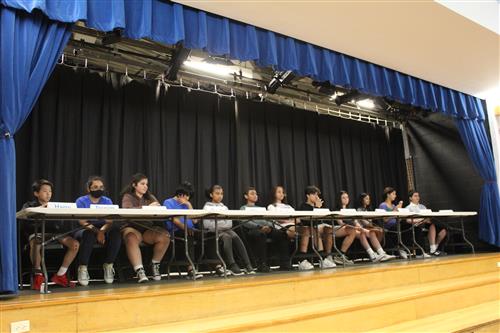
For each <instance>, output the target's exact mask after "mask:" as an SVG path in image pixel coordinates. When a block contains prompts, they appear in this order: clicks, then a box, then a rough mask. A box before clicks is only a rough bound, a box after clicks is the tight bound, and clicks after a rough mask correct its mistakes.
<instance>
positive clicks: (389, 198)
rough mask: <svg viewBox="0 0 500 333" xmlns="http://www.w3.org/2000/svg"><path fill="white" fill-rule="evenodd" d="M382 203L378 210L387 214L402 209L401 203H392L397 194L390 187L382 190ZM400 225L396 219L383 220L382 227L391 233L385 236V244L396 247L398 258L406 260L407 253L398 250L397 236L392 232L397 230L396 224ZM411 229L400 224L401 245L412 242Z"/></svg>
mask: <svg viewBox="0 0 500 333" xmlns="http://www.w3.org/2000/svg"><path fill="white" fill-rule="evenodd" d="M383 198H384V202H382V203H381V204H380V205H379V208H380V209H383V210H385V211H387V212H397V211H398V209H400V208H402V207H403V201H399V202H398V204H397V205H394V202H395V201H396V198H397V193H396V190H395V189H394V188H392V187H386V188H385V189H384V194H383ZM398 223H401V222H398V220H397V219H395V218H386V219H384V227H385V229H387V230H388V231H392V233H391V234H386V242H387V244H389V245H388V246H389V247H393V246H397V247H398V252H399V256H400V257H401V258H403V259H408V253H407V252H406V251H405V250H404V249H401V248H399V244H398V240H397V236H396V235H395V234H394V232H395V231H396V230H397V224H398ZM410 228H411V225H410V224H408V223H401V229H400V230H401V237H402V240H403V243H405V244H411V243H412V242H413V240H412V236H411V233H410V231H409V229H410Z"/></svg>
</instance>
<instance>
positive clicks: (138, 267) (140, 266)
mask: <svg viewBox="0 0 500 333" xmlns="http://www.w3.org/2000/svg"><path fill="white" fill-rule="evenodd" d="M140 268H144V267H143V266H142V265H137V266H134V272H137V270H138V269H140Z"/></svg>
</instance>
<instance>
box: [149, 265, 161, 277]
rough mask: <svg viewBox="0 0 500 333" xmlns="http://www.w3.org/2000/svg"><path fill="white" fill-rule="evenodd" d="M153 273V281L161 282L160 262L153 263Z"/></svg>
mask: <svg viewBox="0 0 500 333" xmlns="http://www.w3.org/2000/svg"><path fill="white" fill-rule="evenodd" d="M151 271H152V272H153V280H155V281H160V280H161V273H160V263H159V262H155V263H151Z"/></svg>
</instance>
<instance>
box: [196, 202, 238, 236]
mask: <svg viewBox="0 0 500 333" xmlns="http://www.w3.org/2000/svg"><path fill="white" fill-rule="evenodd" d="M203 209H205V210H211V211H224V210H229V208H227V206H226V205H224V204H223V203H222V202H220V203H215V202H211V201H208V202H206V203H205V206H203ZM232 227H233V221H232V220H219V219H217V229H218V230H219V231H224V230H229V229H231V228H232ZM203 228H204V229H205V230H208V231H212V232H214V231H215V220H210V219H203Z"/></svg>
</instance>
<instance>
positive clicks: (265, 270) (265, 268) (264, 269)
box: [257, 264, 271, 273]
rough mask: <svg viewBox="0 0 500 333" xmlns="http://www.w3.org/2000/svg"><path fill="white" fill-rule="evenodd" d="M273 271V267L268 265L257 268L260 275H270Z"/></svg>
mask: <svg viewBox="0 0 500 333" xmlns="http://www.w3.org/2000/svg"><path fill="white" fill-rule="evenodd" d="M270 271H271V267H269V266H268V265H267V264H260V265H258V266H257V272H259V273H269V272H270Z"/></svg>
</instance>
